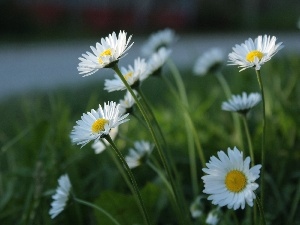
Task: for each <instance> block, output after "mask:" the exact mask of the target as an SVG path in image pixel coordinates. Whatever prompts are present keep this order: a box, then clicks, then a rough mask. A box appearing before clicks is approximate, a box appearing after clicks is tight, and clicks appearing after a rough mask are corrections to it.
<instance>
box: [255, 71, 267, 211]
mask: <svg viewBox="0 0 300 225" xmlns="http://www.w3.org/2000/svg"><path fill="white" fill-rule="evenodd" d="M255 71H256V75H257V80H258V84H259V88H260V91H261V98H262V106H263V131H262V141H261V165H262V168H261V184H260V189H261V203H262V205H263V203H264V176H265V165H264V163H265V138H266V105H265V95H264V86H263V83H262V79H261V75H260V70H255Z"/></svg>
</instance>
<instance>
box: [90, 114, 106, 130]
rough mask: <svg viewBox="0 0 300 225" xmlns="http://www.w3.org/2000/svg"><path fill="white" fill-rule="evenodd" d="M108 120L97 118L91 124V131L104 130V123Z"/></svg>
mask: <svg viewBox="0 0 300 225" xmlns="http://www.w3.org/2000/svg"><path fill="white" fill-rule="evenodd" d="M107 122H108V120H106V119H103V118H100V119H97V120H96V121H95V122H94V123H93V125H92V132H93V133H99V132H100V131H103V130H104V126H105V124H107Z"/></svg>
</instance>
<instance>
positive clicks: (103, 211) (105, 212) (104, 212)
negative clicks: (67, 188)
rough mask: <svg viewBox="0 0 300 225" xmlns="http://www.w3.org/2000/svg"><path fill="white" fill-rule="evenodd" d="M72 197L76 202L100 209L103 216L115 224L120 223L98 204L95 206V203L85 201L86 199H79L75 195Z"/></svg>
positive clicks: (118, 224)
mask: <svg viewBox="0 0 300 225" xmlns="http://www.w3.org/2000/svg"><path fill="white" fill-rule="evenodd" d="M73 199H74V200H75V201H76V202H78V203H80V204H83V205H86V206H89V207H91V208H93V209H96V210H98V211H100V212H101V213H103V214H104V215H105V216H107V217H108V218H109V219H110V220H111V221H112V222H113V223H114V224H116V225H121V224H120V223H119V222H118V221H117V220H116V219H115V218H113V216H112V215H111V214H110V213H108V212H107V211H106V210H104V209H103V208H101V207H99V206H97V205H95V204H92V203H90V202H87V201H84V200H81V199H79V198H76V197H73Z"/></svg>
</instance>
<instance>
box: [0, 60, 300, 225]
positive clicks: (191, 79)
mask: <svg viewBox="0 0 300 225" xmlns="http://www.w3.org/2000/svg"><path fill="white" fill-rule="evenodd" d="M165 72H166V76H167V78H168V79H170V81H172V78H171V76H170V74H168V73H169V71H165ZM181 74H182V78H183V81H184V85H185V87H186V90H187V96H188V99H189V108H190V113H191V118H192V119H193V121H194V124H195V126H196V129H197V132H198V137H199V138H200V139H201V144H202V145H203V146H202V147H203V149H204V154H205V155H206V157H207V158H208V157H209V156H211V155H213V154H215V153H216V152H217V151H218V150H221V149H222V150H226V149H227V147H234V146H235V145H236V141H235V135H234V132H235V131H234V126H233V121H232V117H231V115H230V113H228V112H224V111H221V102H222V101H225V100H226V99H225V96H224V94H223V91H222V89H221V88H220V87H219V85H218V81H217V79H216V77H215V76H212V75H211V76H210V75H207V76H205V77H202V78H199V77H195V76H193V75H192V72H191V71H190V70H189V69H188V68H186V69H183V70H182V71H181ZM224 74H225V79H227V81H228V83H229V85H230V87H231V89H232V93H233V94H239V93H241V92H242V91H248V92H250V91H252V92H254V91H256V92H258V91H259V89H258V85H257V81H256V77H255V76H254V75H253V74H254V73H253V71H245V72H243V73H242V74H241V73H239V72H237V69H236V68H225V70H224ZM262 74H264V75H263V78H262V79H263V82H264V85H265V95H266V96H265V97H266V119H267V121H268V123H267V124H268V128H267V129H268V132H267V136H266V142H265V146H266V147H265V148H266V156H265V160H266V162H265V163H266V164H265V180H266V182H265V190H266V194H265V209H264V210H265V216H266V219H267V221H269V223H270V224H272V225H277V224H278V225H282V224H294V225H297V224H300V214H299V210H300V207H299V206H298V205H299V198H300V164H299V160H300V151H299V149H300V129H299V128H298V127H299V125H300V118H299V112H300V101H299V99H300V86H299V78H300V72H299V55H289V56H287V55H285V56H281V57H275V59H274V60H273V59H272V60H271V61H270V62H269V63H267V64H266V65H264V66H263V68H262ZM98 76H101V74H98ZM101 85H102V84H90V85H88V86H84V87H81V88H76V89H72V88H65V89H63V90H53V91H51V92H47V93H42V92H39V93H31V94H30V93H29V94H27V95H22V96H15V97H12V98H10V99H7V100H5V101H3V102H2V103H1V104H0V117H1V127H0V146H1V151H0V170H1V171H0V172H1V173H0V224H44V225H47V224H91V225H92V224H106V225H107V224H109V222H108V221H106V220H105V218H104V216H103V215H102V214H101V213H99V212H97V211H94V210H92V209H90V208H88V207H86V206H83V205H78V204H76V203H75V202H70V203H69V204H68V206H67V207H66V209H65V210H64V212H63V213H62V214H61V215H59V216H58V217H57V218H56V219H55V220H51V219H50V216H49V214H48V211H49V208H50V203H51V195H52V194H53V193H54V192H55V188H56V186H57V179H58V177H59V176H60V175H61V174H63V173H68V174H69V177H70V179H71V183H72V186H73V191H74V192H75V193H76V196H80V198H81V199H85V200H87V201H89V202H93V203H96V204H98V205H101V207H103V208H105V209H107V210H108V211H110V212H112V213H113V214H114V215H115V216H116V217H118V218H122V220H121V221H124V223H122V224H134V223H141V222H142V217H141V216H137V215H136V214H138V208H137V206H136V205H135V203H134V201H133V200H132V198H131V194H130V190H129V189H128V187H127V185H126V183H125V182H124V180H123V178H122V176H121V174H120V173H119V171H118V169H117V167H116V166H115V164H114V160H113V159H112V156H111V154H110V151H112V149H110V148H108V149H107V150H106V151H104V152H103V153H101V154H100V155H96V154H95V153H94V152H93V150H92V148H91V147H90V144H89V145H87V146H86V147H85V148H83V149H80V148H79V147H78V146H74V145H72V144H71V141H70V138H69V134H70V131H71V129H72V126H73V125H74V122H75V121H76V120H77V119H78V118H79V117H80V116H81V115H82V113H83V112H86V111H88V110H90V109H91V108H96V107H97V106H98V104H99V103H100V104H102V103H103V102H104V101H110V100H115V101H117V102H118V101H119V99H120V98H121V96H122V95H123V93H115V94H108V93H106V92H104V91H102V90H100V89H101ZM99 87H100V88H99ZM141 88H142V89H143V91H144V94H145V96H146V97H147V99H148V100H149V103H150V104H151V105H152V106H153V109H154V113H155V115H156V117H157V120H158V123H159V124H160V126H161V128H162V132H163V133H164V134H166V135H165V138H166V141H167V143H168V144H169V149H170V152H171V154H172V157H173V158H174V161H175V163H176V168H177V171H178V172H179V174H178V177H179V178H180V183H181V184H182V187H183V192H184V195H185V198H186V200H187V203H188V204H190V203H191V202H192V201H193V200H194V198H195V196H194V194H193V190H192V183H191V182H192V181H191V180H190V175H188V174H189V173H190V167H189V158H188V153H187V140H186V135H185V131H186V130H185V124H184V119H183V118H182V117H181V114H180V113H179V110H180V107H178V106H176V104H175V105H174V103H175V100H174V98H173V96H172V95H171V93H170V92H168V91H167V88H166V85H165V84H164V83H163V82H162V81H161V80H160V79H157V78H151V79H149V80H147V81H146V82H145V83H143V86H142V87H141ZM87 90H89V91H87ZM157 96H159V98H158V97H157ZM259 107H261V106H259ZM259 107H257V108H255V109H253V110H252V111H251V114H250V115H249V116H250V117H251V120H249V121H250V123H249V129H250V133H251V135H252V138H253V149H254V152H255V156H260V154H259V151H260V146H261V132H262V126H261V116H262V115H261V110H260V108H259ZM139 123H140V122H139V121H138V120H136V119H135V118H134V117H131V120H130V122H128V123H126V124H124V125H122V126H121V127H120V132H119V136H118V138H117V139H116V144H117V145H118V147H119V148H120V149H121V150H122V151H123V152H124V154H126V152H127V149H128V148H129V147H131V145H132V143H133V141H135V140H140V139H144V140H149V141H151V139H150V138H149V135H148V133H147V132H146V131H147V130H146V128H145V129H144V128H143V127H142V126H140V124H139ZM243 139H244V141H243V142H244V143H247V142H246V136H243ZM245 146H246V145H245ZM237 147H238V148H239V149H242V150H245V153H246V155H249V152H247V150H246V149H244V146H237ZM154 154H157V153H155V152H154ZM255 161H256V162H259V161H260V158H255ZM196 163H197V172H198V175H199V177H198V185H199V187H200V193H197V194H199V195H200V194H201V190H202V189H203V183H202V180H201V179H200V178H201V176H202V170H201V169H202V168H201V162H200V159H199V158H197V160H196ZM133 173H134V175H135V176H136V179H137V182H138V185H139V187H140V188H141V192H142V195H143V196H144V198H146V207H147V209H148V210H149V214H150V217H151V221H152V222H153V224H177V223H176V217H175V216H174V215H173V213H174V212H173V210H172V207H171V203H170V202H169V201H168V198H167V197H166V196H167V194H166V193H165V190H164V185H163V184H162V182H161V180H160V179H159V178H158V176H157V175H156V174H155V173H154V172H153V171H152V170H151V168H149V167H147V166H146V165H143V166H141V167H139V168H137V169H134V170H133ZM145 174H146V175H145ZM114 198H115V199H118V200H120V199H122V202H114ZM203 202H204V204H205V206H206V210H209V209H210V207H211V205H210V203H209V202H208V201H206V200H203ZM124 203H126V204H125V205H124ZM222 212H223V216H224V219H223V220H222V221H221V222H220V224H233V223H230V222H229V221H232V220H233V218H237V219H238V218H242V217H243V216H244V214H245V212H244V211H239V210H238V211H236V212H234V213H233V212H232V211H230V210H227V209H222ZM233 214H235V216H234V215H233ZM128 215H130V216H132V215H134V216H133V217H130V216H128ZM129 217H130V218H133V220H130V219H128V218H129ZM195 224H196V223H195ZM239 224H247V221H243V222H241V223H239Z"/></svg>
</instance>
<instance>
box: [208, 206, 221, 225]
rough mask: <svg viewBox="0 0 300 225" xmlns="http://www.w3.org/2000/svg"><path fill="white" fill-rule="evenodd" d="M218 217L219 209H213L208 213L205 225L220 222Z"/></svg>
mask: <svg viewBox="0 0 300 225" xmlns="http://www.w3.org/2000/svg"><path fill="white" fill-rule="evenodd" d="M219 217H220V209H219V208H216V209H213V210H211V211H210V212H209V213H208V215H207V217H206V220H205V223H206V224H209V225H216V224H218V222H219V220H220V218H219Z"/></svg>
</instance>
